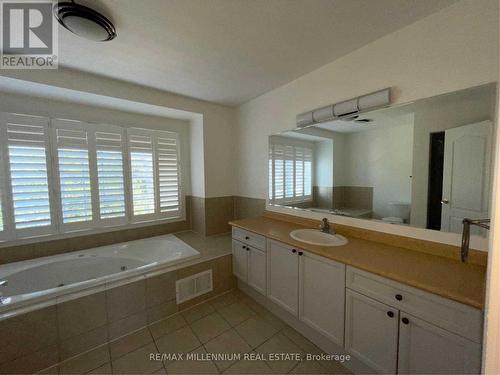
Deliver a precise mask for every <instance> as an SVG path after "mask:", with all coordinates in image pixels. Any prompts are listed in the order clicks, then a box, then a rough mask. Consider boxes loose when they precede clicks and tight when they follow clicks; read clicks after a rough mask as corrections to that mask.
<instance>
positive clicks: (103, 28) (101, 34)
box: [54, 1, 116, 42]
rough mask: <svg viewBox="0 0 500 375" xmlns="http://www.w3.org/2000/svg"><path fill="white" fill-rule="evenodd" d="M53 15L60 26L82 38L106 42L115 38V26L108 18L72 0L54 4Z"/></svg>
mask: <svg viewBox="0 0 500 375" xmlns="http://www.w3.org/2000/svg"><path fill="white" fill-rule="evenodd" d="M54 16H55V17H56V19H57V21H58V22H59V23H60V24H61V25H62V26H64V27H65V28H66V29H68V30H69V31H71V32H72V33H73V34H75V35H78V36H80V37H82V38H85V39H89V40H93V41H96V42H107V41H109V40H113V39H114V38H116V30H115V27H114V25H113V24H112V23H111V21H110V20H109V19H107V18H106V17H104V16H103V15H102V14H101V13H99V12H96V11H95V10H93V9H91V8H88V7H86V6H83V5H79V4H76V3H75V2H74V1H73V2H69V1H63V2H58V3H57V4H55V5H54Z"/></svg>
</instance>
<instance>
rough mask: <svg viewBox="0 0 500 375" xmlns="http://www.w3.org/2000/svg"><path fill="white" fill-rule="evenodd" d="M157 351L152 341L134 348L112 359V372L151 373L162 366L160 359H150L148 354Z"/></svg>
mask: <svg viewBox="0 0 500 375" xmlns="http://www.w3.org/2000/svg"><path fill="white" fill-rule="evenodd" d="M154 353H157V350H156V346H155V344H154V343H150V344H148V345H146V346H143V347H142V348H139V349H137V350H134V351H133V352H130V353H128V354H126V355H124V356H123V357H120V358H118V359H117V360H115V361H113V363H112V366H113V374H151V373H153V372H155V371H157V370H159V369H160V368H162V367H163V363H162V362H161V361H156V360H151V359H150V355H151V354H154Z"/></svg>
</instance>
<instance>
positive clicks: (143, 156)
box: [127, 128, 156, 220]
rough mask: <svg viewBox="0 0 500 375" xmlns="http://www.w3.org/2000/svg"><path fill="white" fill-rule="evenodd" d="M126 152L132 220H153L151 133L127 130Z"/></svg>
mask: <svg viewBox="0 0 500 375" xmlns="http://www.w3.org/2000/svg"><path fill="white" fill-rule="evenodd" d="M127 133H128V134H127V135H128V152H129V159H130V177H131V178H130V181H131V192H132V215H133V218H134V219H136V220H137V219H138V220H144V219H149V218H154V216H155V212H156V199H155V196H156V193H155V166H154V156H153V133H152V131H150V130H146V129H136V128H134V129H128V130H127Z"/></svg>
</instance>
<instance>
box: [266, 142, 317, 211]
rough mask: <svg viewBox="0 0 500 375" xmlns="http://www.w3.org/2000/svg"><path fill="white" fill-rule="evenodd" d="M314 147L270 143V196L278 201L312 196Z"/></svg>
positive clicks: (290, 200)
mask: <svg viewBox="0 0 500 375" xmlns="http://www.w3.org/2000/svg"><path fill="white" fill-rule="evenodd" d="M312 159H313V149H312V147H305V146H299V145H289V144H282V143H279V142H277V143H271V144H270V145H269V197H270V199H271V200H273V201H277V202H280V201H281V202H294V201H303V200H306V199H310V198H311V191H312V162H313V160H312Z"/></svg>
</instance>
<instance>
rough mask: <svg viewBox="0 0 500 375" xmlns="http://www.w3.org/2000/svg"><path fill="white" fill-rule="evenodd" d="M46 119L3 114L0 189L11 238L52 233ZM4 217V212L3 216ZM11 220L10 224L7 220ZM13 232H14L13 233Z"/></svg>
mask: <svg viewBox="0 0 500 375" xmlns="http://www.w3.org/2000/svg"><path fill="white" fill-rule="evenodd" d="M48 124H49V120H48V119H47V118H45V117H38V116H28V115H17V114H3V115H2V138H4V137H5V138H4V139H5V140H6V143H5V144H4V150H3V159H4V160H3V163H4V171H5V175H4V176H3V180H4V185H3V189H2V190H5V191H2V193H3V196H4V200H3V205H5V206H7V204H6V201H8V202H9V203H8V204H9V205H10V207H3V208H4V212H8V213H9V215H8V216H9V217H5V218H4V217H3V218H2V227H3V226H4V225H5V224H7V226H8V227H10V230H11V231H12V232H13V233H12V234H11V236H10V237H12V238H15V237H29V236H36V235H43V234H49V233H53V232H54V231H55V225H54V222H55V217H54V213H53V209H52V203H51V202H52V199H51V193H50V188H49V177H50V176H51V174H50V157H49V128H48ZM2 216H3V215H2ZM6 221H7V222H9V221H10V223H6ZM14 232H15V233H14Z"/></svg>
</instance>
